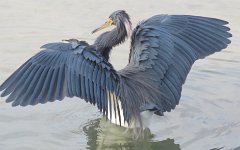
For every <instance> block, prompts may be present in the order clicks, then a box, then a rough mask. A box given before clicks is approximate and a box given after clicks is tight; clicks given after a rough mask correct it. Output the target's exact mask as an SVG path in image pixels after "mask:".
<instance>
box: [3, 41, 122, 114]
mask: <svg viewBox="0 0 240 150" xmlns="http://www.w3.org/2000/svg"><path fill="white" fill-rule="evenodd" d="M85 47H86V46H82V45H80V46H78V47H77V48H75V49H73V48H72V46H71V44H70V43H50V44H46V45H44V46H42V48H45V49H44V50H42V51H40V52H39V53H38V54H36V55H35V56H33V57H32V58H30V59H29V60H28V61H27V62H25V63H24V64H23V65H22V66H21V67H20V68H19V69H18V70H16V71H15V72H14V73H13V74H12V75H11V76H10V77H9V78H8V79H7V80H6V81H5V82H4V83H3V84H2V85H1V86H0V90H1V91H3V92H2V94H1V96H6V95H9V97H8V98H7V100H6V101H7V102H13V103H12V105H13V106H17V105H21V106H26V105H35V104H38V103H42V104H43V103H46V102H53V101H55V100H62V99H63V98H64V97H65V96H67V97H73V96H77V97H80V98H83V99H85V100H86V101H87V102H90V103H91V104H94V105H95V104H97V106H98V108H99V109H100V111H102V112H103V113H104V114H105V115H106V114H107V113H108V112H107V111H108V103H109V102H108V101H109V100H111V97H109V93H113V94H114V95H117V94H116V92H117V84H118V80H119V77H118V76H117V74H116V72H115V70H114V69H113V67H112V65H111V64H109V63H108V62H106V61H105V60H104V59H103V58H101V57H100V56H98V55H96V54H95V53H93V52H91V51H88V50H86V49H84V48H85ZM110 103H111V102H110Z"/></svg>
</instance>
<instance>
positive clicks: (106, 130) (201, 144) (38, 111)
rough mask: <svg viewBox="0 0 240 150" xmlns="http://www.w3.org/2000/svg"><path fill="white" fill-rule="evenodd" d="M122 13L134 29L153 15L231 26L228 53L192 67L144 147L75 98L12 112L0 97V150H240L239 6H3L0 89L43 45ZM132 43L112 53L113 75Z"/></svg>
mask: <svg viewBox="0 0 240 150" xmlns="http://www.w3.org/2000/svg"><path fill="white" fill-rule="evenodd" d="M117 9H125V10H126V11H127V12H128V13H129V14H130V16H131V17H132V22H133V25H134V26H135V25H136V24H137V23H138V22H139V21H141V20H142V19H146V18H149V17H151V16H152V15H155V14H166V13H168V14H192V15H201V16H209V17H216V18H221V19H225V20H228V21H229V22H230V24H229V27H230V28H231V29H232V30H231V32H232V33H233V35H234V37H233V38H232V39H231V40H232V44H231V45H230V46H229V47H228V49H226V50H224V51H223V52H221V53H217V54H215V55H212V56H210V57H208V58H207V59H205V60H200V61H197V62H196V63H195V64H194V66H193V68H192V71H191V72H190V74H189V76H188V78H187V81H186V83H185V85H184V87H183V92H182V98H181V100H180V105H179V106H177V108H176V109H175V110H174V111H172V112H171V113H166V115H165V116H164V117H158V116H154V117H153V119H152V121H151V126H150V130H151V134H149V136H148V137H146V139H144V140H143V141H140V142H139V141H134V140H133V139H131V138H130V137H129V136H120V135H121V134H120V133H122V132H123V131H124V129H122V128H119V127H116V126H115V125H111V124H109V123H108V122H107V121H106V120H105V119H102V116H101V114H100V113H99V112H98V110H97V109H96V108H95V107H93V106H91V105H90V104H86V103H85V102H84V101H83V100H81V99H78V98H72V99H69V98H66V99H65V100H64V101H62V102H54V103H48V104H45V105H37V106H34V107H32V106H29V107H24V108H23V107H14V108H13V107H11V105H10V104H6V103H5V102H4V101H5V98H0V149H2V150H42V149H49V150H53V149H57V150H65V149H69V150H84V149H91V150H94V149H109V150H110V149H116V150H118V149H124V150H125V149H126V150H130V149H136V150H138V149H142V150H145V149H149V150H153V149H155V150H156V149H157V150H159V149H171V150H179V149H189V150H192V149H195V150H197V149H200V150H202V149H204V150H205V149H235V150H237V149H240V117H239V116H240V109H239V108H240V51H239V47H240V45H239V43H240V42H239V41H240V30H239V24H240V20H239V18H240V15H239V14H240V2H239V1H238V0H228V1H226V0H215V1H213V0H201V1H195V0H192V1H189V0H181V1H178V0H172V1H168V0H161V1H160V0H151V1H149V0H141V1H138V0H133V1H128V0H122V1H112V2H110V1H107V0H101V1H94V0H71V1H67V0H52V1H48V0H41V1H35V0H23V1H18V0H0V40H1V44H0V53H1V55H0V83H2V82H3V81H4V80H5V79H6V78H7V77H8V76H9V75H10V74H11V73H12V72H13V71H14V70H16V68H17V67H19V66H20V64H22V63H23V62H25V61H26V60H27V59H28V58H29V57H31V56H32V55H34V54H35V53H37V52H38V51H39V47H40V46H41V45H43V44H45V43H47V42H55V41H60V40H62V39H67V38H79V39H82V40H86V41H88V42H89V43H92V42H93V40H94V39H95V38H96V37H97V36H98V35H99V34H100V33H98V34H95V35H91V34H90V32H91V31H92V30H93V29H95V28H96V27H98V26H99V25H101V24H102V23H103V22H104V21H105V19H106V18H107V17H108V16H109V14H110V13H111V12H112V11H114V10H117ZM128 53H129V41H127V42H126V43H125V44H123V45H121V46H119V47H117V48H115V49H114V50H113V52H112V56H111V62H112V63H113V64H114V67H115V68H116V69H121V68H122V67H124V66H125V65H126V63H127V58H128Z"/></svg>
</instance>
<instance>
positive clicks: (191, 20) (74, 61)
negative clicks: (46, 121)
mask: <svg viewBox="0 0 240 150" xmlns="http://www.w3.org/2000/svg"><path fill="white" fill-rule="evenodd" d="M226 24H228V22H226V21H223V20H219V19H215V18H207V17H201V16H190V15H156V16H153V17H151V18H149V19H147V20H145V21H142V22H140V23H139V24H138V25H137V27H136V28H135V29H134V30H133V31H132V30H131V21H130V18H129V16H128V14H127V13H126V12H125V11H122V10H119V11H115V12H114V13H112V14H111V15H110V17H109V20H108V21H107V22H106V23H105V24H104V25H103V26H102V27H100V28H98V29H96V30H94V32H96V31H98V30H100V29H103V28H105V27H107V26H110V25H116V28H115V29H113V30H112V31H108V32H105V33H103V34H101V35H100V36H99V37H98V38H97V39H96V41H95V42H94V44H93V45H89V44H87V43H86V42H85V41H78V40H76V39H70V40H65V41H66V42H57V43H48V44H45V45H43V46H42V47H41V48H42V49H43V50H42V51H40V52H39V53H37V54H36V55H35V56H33V57H32V58H30V59H29V60H28V61H27V62H26V63H24V64H23V65H22V66H21V67H19V69H17V70H16V71H15V72H14V73H13V74H12V75H11V76H10V77H9V78H8V79H7V80H6V81H5V82H4V83H2V85H1V86H0V91H3V92H2V94H1V96H7V95H9V97H8V98H7V100H6V102H12V105H13V106H17V105H21V106H26V105H36V104H38V103H42V104H44V103H46V102H53V101H55V100H63V99H64V98H65V97H66V96H67V97H74V96H76V97H79V98H82V99H84V100H85V101H86V102H90V103H91V104H93V105H95V104H96V105H97V107H98V109H99V110H100V111H101V112H102V113H103V115H105V116H107V117H108V118H109V119H110V120H111V121H112V122H113V123H116V124H119V125H122V126H131V127H141V128H143V125H144V123H143V122H142V120H141V115H140V114H141V113H142V112H144V111H150V112H154V113H155V114H157V115H160V116H162V115H163V114H164V112H166V111H168V112H169V111H171V110H172V109H174V108H175V107H176V105H178V104H179V100H180V97H181V91H182V85H183V84H184V82H185V80H186V77H187V75H188V73H189V71H190V69H191V67H192V65H193V63H194V62H195V61H196V60H198V59H201V58H205V57H206V56H208V55H210V54H213V53H215V52H218V51H221V50H222V49H224V48H226V47H227V46H228V44H230V42H231V41H230V40H229V38H230V37H231V36H232V35H231V33H229V32H228V31H229V30H230V28H229V27H227V26H225V25H226ZM130 35H131V49H130V54H129V63H128V65H127V66H126V67H125V68H123V69H122V70H119V71H116V70H115V69H114V68H113V66H112V65H111V64H110V63H109V62H108V59H109V55H110V51H111V50H112V48H113V47H115V46H117V45H118V44H121V43H123V42H124V41H125V40H126V38H127V37H129V36H130Z"/></svg>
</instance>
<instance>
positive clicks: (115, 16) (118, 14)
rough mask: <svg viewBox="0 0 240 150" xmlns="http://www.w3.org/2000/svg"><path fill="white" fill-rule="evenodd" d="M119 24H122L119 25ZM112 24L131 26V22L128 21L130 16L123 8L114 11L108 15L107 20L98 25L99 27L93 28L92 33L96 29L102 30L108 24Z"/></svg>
mask: <svg viewBox="0 0 240 150" xmlns="http://www.w3.org/2000/svg"><path fill="white" fill-rule="evenodd" d="M121 24H122V25H123V26H121ZM112 25H116V26H119V27H125V28H131V22H130V18H129V16H128V14H127V13H126V12H125V11H124V10H117V11H114V12H113V13H112V14H111V15H110V16H109V18H108V19H107V21H106V22H105V23H104V24H103V25H102V26H100V27H99V28H97V29H95V30H93V31H92V33H95V32H97V31H100V30H102V29H104V28H107V27H109V26H112ZM126 26H127V27H126Z"/></svg>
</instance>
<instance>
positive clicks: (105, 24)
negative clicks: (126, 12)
mask: <svg viewBox="0 0 240 150" xmlns="http://www.w3.org/2000/svg"><path fill="white" fill-rule="evenodd" d="M111 25H113V20H112V19H111V18H108V20H107V21H106V22H105V23H104V24H103V25H102V26H101V27H99V28H97V29H95V30H93V31H92V34H93V33H95V32H97V31H100V30H102V29H104V28H106V27H109V26H111Z"/></svg>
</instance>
